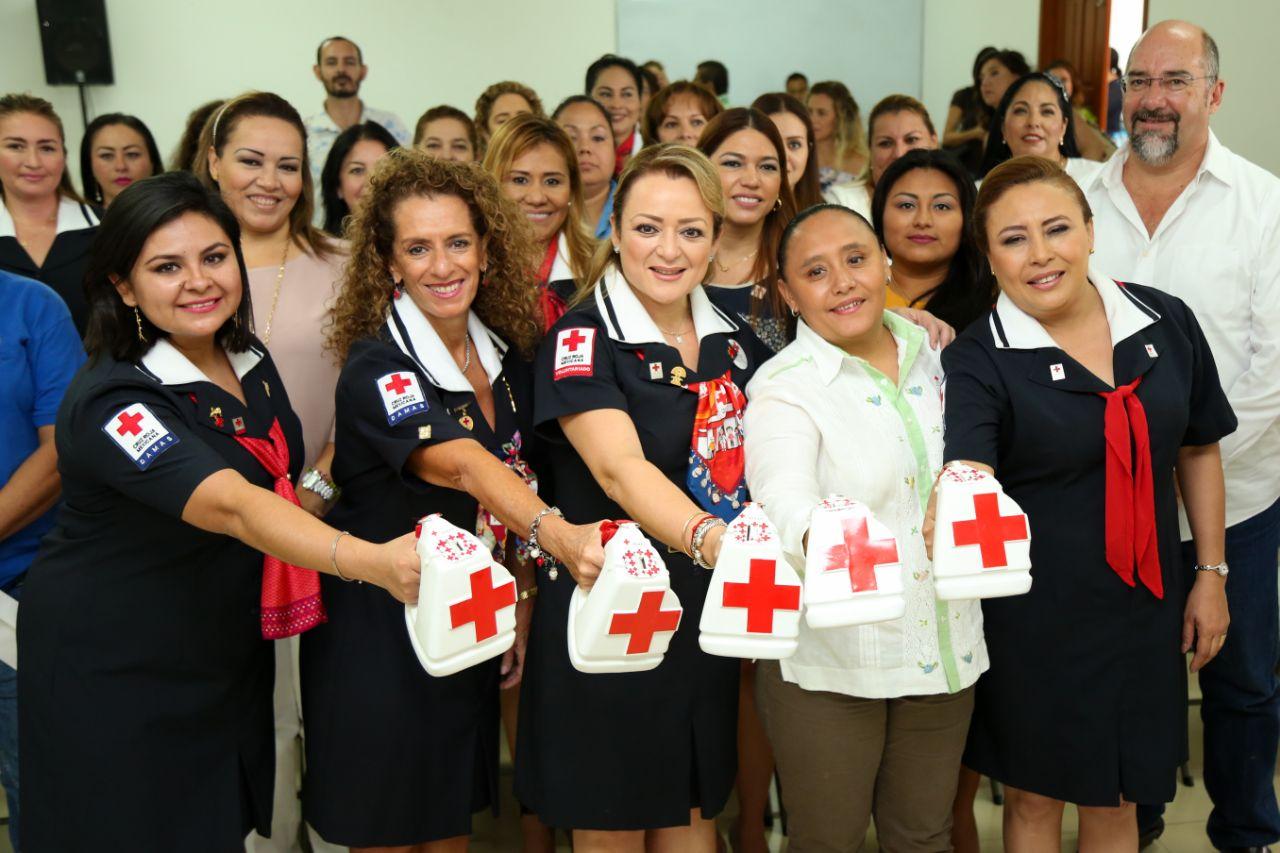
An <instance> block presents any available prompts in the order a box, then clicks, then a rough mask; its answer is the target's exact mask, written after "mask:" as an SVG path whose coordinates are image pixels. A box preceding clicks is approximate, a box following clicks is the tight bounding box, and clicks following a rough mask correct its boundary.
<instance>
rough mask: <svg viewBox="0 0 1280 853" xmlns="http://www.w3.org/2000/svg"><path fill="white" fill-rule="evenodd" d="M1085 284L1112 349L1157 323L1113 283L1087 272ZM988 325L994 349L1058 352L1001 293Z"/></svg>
mask: <svg viewBox="0 0 1280 853" xmlns="http://www.w3.org/2000/svg"><path fill="white" fill-rule="evenodd" d="M1089 281H1090V282H1091V283H1092V284H1093V286H1094V288H1095V289H1096V290H1097V291H1098V296H1100V297H1101V298H1102V307H1103V310H1104V311H1106V312H1107V326H1108V327H1109V328H1110V329H1111V346H1112V348H1114V347H1115V346H1116V345H1117V344H1119V343H1120V342H1121V341H1123V340H1125V339H1127V338H1130V337H1132V336H1133V335H1136V334H1137V333H1138V332H1140V331H1142V330H1143V329H1145V328H1146V327H1147V326H1150V325H1151V324H1152V323H1154V322H1156V321H1157V320H1159V319H1160V315H1159V314H1158V313H1157V312H1156V310H1155V309H1154V308H1152V307H1151V306H1149V305H1147V304H1146V303H1145V302H1143V301H1142V300H1141V299H1139V298H1138V297H1137V296H1135V295H1134V294H1133V293H1132V292H1131V291H1130V290H1129V289H1128V288H1126V287H1121V286H1120V285H1119V284H1116V282H1115V280H1114V279H1112V278H1109V277H1107V276H1104V275H1101V274H1099V273H1098V272H1097V271H1095V270H1090V271H1089ZM997 316H998V317H999V322H998V323H997V322H996V318H997ZM988 322H989V323H990V326H991V337H992V339H993V340H994V341H995V345H996V349H1042V348H1045V347H1051V348H1054V349H1061V347H1059V346H1058V344H1057V342H1056V341H1054V339H1053V337H1052V336H1051V335H1050V334H1049V333H1048V332H1046V331H1045V328H1044V326H1042V325H1040V323H1039V321H1038V320H1036V319H1035V318H1034V317H1032V316H1031V315H1030V314H1027V313H1026V312H1025V311H1023V310H1022V309H1021V308H1019V307H1018V306H1017V305H1014V304H1013V300H1012V299H1010V298H1009V297H1008V296H1006V295H1005V294H1004V293H1001V294H1000V298H999V299H997V300H996V310H995V311H993V312H991V317H990V319H989V320H988ZM1002 330H1003V334H1002Z"/></svg>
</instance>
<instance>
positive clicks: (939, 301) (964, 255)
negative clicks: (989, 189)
mask: <svg viewBox="0 0 1280 853" xmlns="http://www.w3.org/2000/svg"><path fill="white" fill-rule="evenodd" d="M917 169H932V170H934V171H938V172H941V173H943V174H944V175H946V176H947V177H948V178H950V179H951V182H952V183H954V184H955V185H956V198H957V199H958V200H959V202H960V217H961V220H962V222H963V224H962V225H961V229H960V245H959V246H958V247H957V248H956V253H955V255H953V256H952V258H951V265H950V266H949V268H948V269H947V277H946V278H944V279H943V280H942V283H941V284H939V285H938V286H937V287H936V288H934V289H933V290H931V291H929V292H928V293H925V294H922V295H921V296H919V297H917V298H916V300H915V301H913V302H912V306H911V307H915V306H916V303H917V302H924V301H927V302H928V303H929V305H928V307H929V311H930V313H932V314H934V315H935V316H937V317H940V318H941V319H943V320H945V321H946V322H948V323H950V324H951V325H952V326H955V327H956V329H957V330H963V329H964V327H965V326H968V325H969V324H970V323H972V322H973V321H974V320H976V319H978V317H980V316H982V314H983V312H985V311H986V310H987V309H989V308H990V307H991V303H992V299H993V295H994V288H995V282H994V281H992V279H991V276H990V274H989V272H988V271H987V267H986V266H985V265H984V264H983V263H982V251H981V250H980V249H979V248H978V244H977V242H976V241H975V240H974V231H973V206H974V201H975V200H976V195H977V194H976V192H975V190H974V186H973V178H971V177H969V172H968V171H967V170H966V169H965V167H964V166H963V165H961V163H960V161H959V160H957V159H956V158H955V156H954V155H952V154H951V153H950V152H947V151H942V150H931V149H925V148H917V149H913V150H911V151H908V152H907V153H906V154H903V155H902V156H901V157H899V158H898V159H897V160H895V161H894V162H892V163H890V164H889V168H887V169H885V170H884V174H883V175H881V176H880V181H879V183H877V184H876V191H875V194H874V195H873V196H872V197H871V221H872V223H873V225H874V226H875V231H876V236H877V237H878V238H879V239H880V242H881V244H882V245H884V246H885V254H887V255H888V256H889V257H891V258H892V257H893V253H892V252H891V251H890V250H889V248H888V244H887V243H886V242H885V233H884V209H885V206H886V205H888V203H889V194H890V193H891V192H893V187H894V185H895V184H897V183H898V180H899V179H900V178H902V177H903V176H904V175H906V174H907V173H908V172H913V171H915V170H917Z"/></svg>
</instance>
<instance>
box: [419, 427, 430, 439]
mask: <svg viewBox="0 0 1280 853" xmlns="http://www.w3.org/2000/svg"><path fill="white" fill-rule="evenodd" d="M429 438H431V425H430V424H427V425H426V426H420V427H418V440H419V441H426V440H427V439H429Z"/></svg>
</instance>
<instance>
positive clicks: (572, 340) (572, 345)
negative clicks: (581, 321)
mask: <svg viewBox="0 0 1280 853" xmlns="http://www.w3.org/2000/svg"><path fill="white" fill-rule="evenodd" d="M586 342H587V338H586V336H585V335H583V334H582V332H581V331H579V330H578V329H574V330H573V331H572V332H570V333H569V336H568V337H566V338H565V339H564V344H565V347H566V348H567V349H568V350H569V352H577V351H578V347H579V346H581V345H582V344H585V343H586Z"/></svg>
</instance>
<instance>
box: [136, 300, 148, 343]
mask: <svg viewBox="0 0 1280 853" xmlns="http://www.w3.org/2000/svg"><path fill="white" fill-rule="evenodd" d="M133 321H134V322H135V323H137V324H138V340H139V341H141V342H142V343H144V344H145V343H146V342H147V336H146V335H144V334H142V315H141V314H140V313H138V306H136V305H135V306H133Z"/></svg>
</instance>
